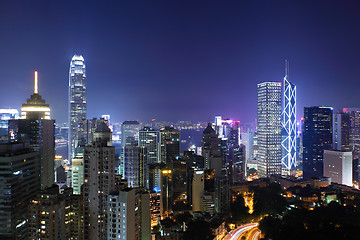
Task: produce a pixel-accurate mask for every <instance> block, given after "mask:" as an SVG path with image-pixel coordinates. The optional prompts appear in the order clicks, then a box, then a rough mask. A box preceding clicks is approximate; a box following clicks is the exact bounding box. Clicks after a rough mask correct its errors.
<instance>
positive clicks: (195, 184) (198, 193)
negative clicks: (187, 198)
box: [191, 170, 205, 212]
mask: <svg viewBox="0 0 360 240" xmlns="http://www.w3.org/2000/svg"><path fill="white" fill-rule="evenodd" d="M204 177H205V175H204V171H203V170H195V171H194V177H193V180H192V194H191V196H192V199H191V201H192V211H193V212H197V211H202V205H201V197H202V196H203V195H204V189H205V180H204Z"/></svg>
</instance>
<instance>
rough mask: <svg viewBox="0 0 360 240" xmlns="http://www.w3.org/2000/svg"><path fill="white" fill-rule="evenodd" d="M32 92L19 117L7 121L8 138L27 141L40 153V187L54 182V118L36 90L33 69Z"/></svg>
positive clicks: (36, 84) (15, 140)
mask: <svg viewBox="0 0 360 240" xmlns="http://www.w3.org/2000/svg"><path fill="white" fill-rule="evenodd" d="M34 83H35V84H34V94H32V95H31V96H30V98H29V99H27V101H26V103H24V104H23V105H22V108H21V119H17V120H10V121H9V133H10V140H11V141H13V142H28V143H30V147H31V148H33V149H34V150H35V151H39V153H40V168H39V173H38V175H39V176H40V183H39V184H40V186H41V189H44V188H46V187H50V186H51V185H53V184H54V178H55V171H54V158H55V126H54V125H55V120H53V119H50V106H49V104H46V102H45V100H44V99H43V98H42V97H41V96H40V94H39V92H38V74H37V71H35V77H34Z"/></svg>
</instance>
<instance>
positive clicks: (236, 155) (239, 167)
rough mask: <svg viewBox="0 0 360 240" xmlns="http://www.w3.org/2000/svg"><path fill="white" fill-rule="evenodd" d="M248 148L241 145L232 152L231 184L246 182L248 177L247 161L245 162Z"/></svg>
mask: <svg viewBox="0 0 360 240" xmlns="http://www.w3.org/2000/svg"><path fill="white" fill-rule="evenodd" d="M245 153H246V148H245V145H243V144H240V145H239V146H237V147H235V148H233V150H231V151H230V156H231V159H232V169H231V178H230V179H229V180H230V183H238V182H242V181H244V180H245V177H246V160H245Z"/></svg>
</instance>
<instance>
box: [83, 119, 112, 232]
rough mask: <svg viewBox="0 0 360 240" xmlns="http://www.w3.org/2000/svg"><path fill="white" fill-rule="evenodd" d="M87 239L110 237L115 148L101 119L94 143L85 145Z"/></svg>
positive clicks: (85, 220)
mask: <svg viewBox="0 0 360 240" xmlns="http://www.w3.org/2000/svg"><path fill="white" fill-rule="evenodd" d="M84 178H85V179H84V205H85V214H84V231H85V239H107V215H106V210H107V200H108V198H107V196H108V194H109V193H110V192H112V191H114V190H115V147H113V146H111V131H110V129H109V128H108V126H107V125H106V124H105V123H104V122H102V123H101V124H99V126H98V127H97V129H96V131H95V132H94V135H93V141H92V145H91V146H87V147H85V148H84Z"/></svg>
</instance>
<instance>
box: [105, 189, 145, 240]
mask: <svg viewBox="0 0 360 240" xmlns="http://www.w3.org/2000/svg"><path fill="white" fill-rule="evenodd" d="M149 202H150V198H149V192H147V191H145V190H144V189H143V188H125V189H123V190H121V191H119V192H112V193H110V194H109V196H108V204H107V215H108V217H107V218H108V221H107V239H108V240H115V239H121V240H150V239H151V229H150V205H149Z"/></svg>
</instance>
